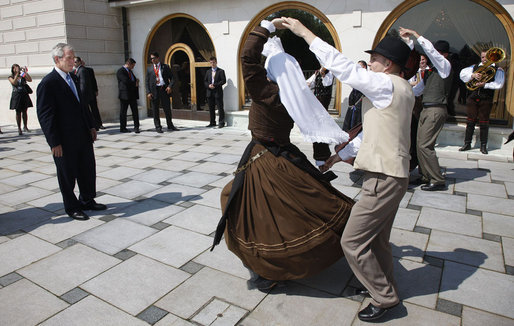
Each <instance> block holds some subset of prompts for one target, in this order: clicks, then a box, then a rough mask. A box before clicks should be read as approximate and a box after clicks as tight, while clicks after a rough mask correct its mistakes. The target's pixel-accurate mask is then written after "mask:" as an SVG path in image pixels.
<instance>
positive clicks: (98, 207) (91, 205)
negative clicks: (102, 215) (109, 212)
mask: <svg viewBox="0 0 514 326" xmlns="http://www.w3.org/2000/svg"><path fill="white" fill-rule="evenodd" d="M82 209H83V210H86V211H104V210H106V209H107V206H106V205H104V204H99V203H97V202H96V201H94V200H91V201H90V202H88V203H85V204H82Z"/></svg>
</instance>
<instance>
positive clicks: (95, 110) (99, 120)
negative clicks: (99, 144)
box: [88, 97, 103, 130]
mask: <svg viewBox="0 0 514 326" xmlns="http://www.w3.org/2000/svg"><path fill="white" fill-rule="evenodd" d="M88 104H89V108H90V109H91V114H93V119H94V120H95V128H96V130H98V128H100V126H101V125H102V124H103V123H102V117H100V111H99V110H98V103H97V101H96V97H95V98H94V99H92V100H91V101H89V103H88Z"/></svg>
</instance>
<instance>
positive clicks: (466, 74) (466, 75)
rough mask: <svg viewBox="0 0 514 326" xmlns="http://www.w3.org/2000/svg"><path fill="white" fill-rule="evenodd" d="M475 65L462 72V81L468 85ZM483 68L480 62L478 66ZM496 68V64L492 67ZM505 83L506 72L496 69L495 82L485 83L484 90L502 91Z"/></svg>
mask: <svg viewBox="0 0 514 326" xmlns="http://www.w3.org/2000/svg"><path fill="white" fill-rule="evenodd" d="M474 66H475V65H472V66H469V67H467V68H464V69H462V70H461V71H460V76H459V77H460V79H461V80H462V81H463V82H465V83H467V82H468V81H470V80H471V74H473V67H474ZM478 66H479V67H480V66H483V64H482V63H481V62H480V64H479V65H478ZM492 66H493V67H494V64H493V65H492ZM504 83H505V72H504V71H503V69H502V68H498V69H496V74H495V75H494V80H493V81H491V82H488V83H485V85H484V88H487V89H500V88H502V87H503V84H504Z"/></svg>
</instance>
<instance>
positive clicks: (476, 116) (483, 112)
mask: <svg viewBox="0 0 514 326" xmlns="http://www.w3.org/2000/svg"><path fill="white" fill-rule="evenodd" d="M492 107H493V102H492V100H491V99H483V100H480V99H479V100H476V99H472V98H468V100H467V104H466V111H467V120H468V121H469V122H476V121H477V120H478V124H479V125H487V124H489V115H490V114H491V109H492Z"/></svg>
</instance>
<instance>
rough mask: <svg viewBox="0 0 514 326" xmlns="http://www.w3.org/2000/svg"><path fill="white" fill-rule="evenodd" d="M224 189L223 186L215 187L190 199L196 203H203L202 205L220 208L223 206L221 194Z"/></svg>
mask: <svg viewBox="0 0 514 326" xmlns="http://www.w3.org/2000/svg"><path fill="white" fill-rule="evenodd" d="M222 190H223V189H221V188H214V189H211V190H209V191H206V192H204V193H202V194H201V195H199V196H195V197H193V198H191V199H189V201H190V202H192V203H195V204H202V205H205V206H210V207H213V208H220V207H221V203H220V196H221V191H222ZM219 217H221V215H219Z"/></svg>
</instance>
